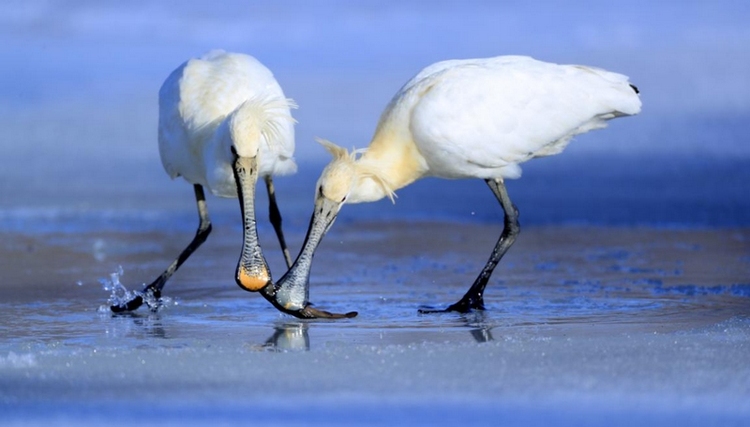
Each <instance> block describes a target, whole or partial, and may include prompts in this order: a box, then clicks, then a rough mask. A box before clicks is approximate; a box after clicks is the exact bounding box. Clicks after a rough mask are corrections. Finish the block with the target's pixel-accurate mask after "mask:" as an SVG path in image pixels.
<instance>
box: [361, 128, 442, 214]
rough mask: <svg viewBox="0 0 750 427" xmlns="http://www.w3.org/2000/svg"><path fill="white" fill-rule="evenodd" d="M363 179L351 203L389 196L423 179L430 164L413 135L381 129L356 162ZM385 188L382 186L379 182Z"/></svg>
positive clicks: (390, 129)
mask: <svg viewBox="0 0 750 427" xmlns="http://www.w3.org/2000/svg"><path fill="white" fill-rule="evenodd" d="M357 167H358V168H359V169H360V171H361V172H362V173H361V178H360V179H359V181H358V183H357V185H356V186H355V188H354V189H353V190H352V194H351V195H350V199H352V200H347V202H348V203H356V202H371V201H375V200H380V199H382V198H383V197H386V196H389V195H390V194H389V192H388V190H390V191H396V190H398V189H399V188H402V187H405V186H407V185H409V184H411V183H412V182H414V181H415V180H417V179H419V178H421V177H422V176H423V175H424V174H425V172H426V171H427V162H426V161H425V159H424V157H422V155H421V154H420V153H419V150H418V149H417V147H416V145H415V144H414V141H413V140H412V139H411V135H409V134H408V131H407V132H402V131H398V129H394V127H393V126H388V127H387V128H384V127H383V126H381V127H379V128H378V131H377V132H376V133H375V137H374V138H373V140H372V142H371V143H370V146H369V147H368V148H367V151H365V153H364V154H363V155H362V157H360V158H359V159H358V160H357ZM381 180H382V182H383V183H384V184H385V186H383V185H382V184H381V183H380V182H379V181H381Z"/></svg>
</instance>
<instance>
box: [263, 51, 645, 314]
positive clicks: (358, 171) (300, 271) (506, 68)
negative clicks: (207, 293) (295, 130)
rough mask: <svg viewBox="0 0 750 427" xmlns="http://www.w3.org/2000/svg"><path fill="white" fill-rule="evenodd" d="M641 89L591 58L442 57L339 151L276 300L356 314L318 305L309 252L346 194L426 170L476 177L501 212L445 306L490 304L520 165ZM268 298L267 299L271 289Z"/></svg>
mask: <svg viewBox="0 0 750 427" xmlns="http://www.w3.org/2000/svg"><path fill="white" fill-rule="evenodd" d="M640 109H641V101H640V99H639V96H638V90H637V89H636V87H635V86H633V85H631V84H629V83H628V78H627V77H626V76H623V75H621V74H616V73H612V72H609V71H605V70H601V69H598V68H593V67H586V66H580V65H558V64H551V63H546V62H541V61H537V60H535V59H532V58H529V57H523V56H499V57H495V58H485V59H468V60H452V61H444V62H438V63H436V64H433V65H430V66H429V67H427V68H425V69H424V70H422V71H421V72H420V73H419V74H417V75H416V76H415V77H414V78H412V79H411V80H410V81H409V82H408V83H406V85H405V86H404V87H402V88H401V90H400V91H399V92H398V93H397V94H396V95H395V96H394V98H393V99H392V100H391V102H390V104H388V106H387V107H386V109H385V111H384V112H383V114H382V115H381V117H380V122H379V123H378V126H377V129H376V131H375V135H374V136H373V138H372V141H371V142H370V145H369V147H368V148H367V149H366V150H356V151H354V152H351V153H350V152H347V150H346V149H343V148H340V147H338V146H336V145H334V144H332V143H330V142H327V141H321V143H322V144H323V145H324V146H325V147H326V149H327V150H328V151H329V152H330V153H331V154H332V155H333V161H331V163H330V164H329V165H328V166H326V168H325V169H324V170H323V173H322V175H321V176H320V178H319V180H318V183H317V188H316V191H317V196H316V200H315V210H314V212H313V217H312V219H311V223H310V228H309V230H308V234H307V238H306V240H305V244H304V247H303V248H302V251H301V252H300V254H299V256H298V257H297V259H296V260H295V263H294V265H293V266H292V268H291V269H290V270H289V271H288V272H287V274H286V275H285V276H284V277H282V279H281V280H280V281H279V282H278V283H276V284H275V285H274V289H273V295H272V297H273V298H274V299H275V301H276V306H277V307H283V310H284V311H286V312H288V313H291V314H293V315H296V316H298V317H352V316H354V315H356V312H351V313H346V314H334V313H328V312H324V311H319V310H315V309H312V308H311V306H310V303H309V301H308V295H309V277H310V268H311V265H312V257H313V254H314V252H315V249H316V248H317V246H318V244H319V242H320V240H321V239H322V237H323V235H324V234H325V233H326V232H327V231H328V229H329V228H330V227H331V225H332V224H333V222H334V220H335V219H336V216H337V214H338V212H339V209H340V208H341V206H342V205H343V204H344V203H361V202H372V201H376V200H379V199H382V198H384V197H390V198H391V199H392V200H393V197H394V191H395V190H397V189H399V188H402V187H404V186H406V185H409V184H410V183H412V182H413V181H415V180H417V179H419V178H422V177H427V176H434V177H441V178H449V179H455V178H479V179H483V180H485V181H486V182H487V184H488V185H489V187H490V189H491V190H492V192H493V194H494V195H495V197H496V198H497V200H498V201H499V202H500V205H501V207H502V208H503V211H504V214H505V224H504V229H503V232H502V234H501V235H500V238H499V239H498V242H497V244H496V245H495V248H494V250H493V251H492V254H491V256H490V258H489V260H488V261H487V264H486V265H485V266H484V268H483V269H482V271H481V273H480V274H479V276H478V277H477V279H476V280H475V281H474V283H473V285H472V286H471V287H470V289H469V290H468V292H466V295H464V297H463V298H461V300H459V301H458V302H457V303H455V304H453V305H451V306H449V307H448V308H447V309H446V310H441V311H458V312H467V311H470V310H472V309H476V310H482V309H484V300H483V294H484V290H485V286H486V285H487V282H488V280H489V278H490V275H491V274H492V271H493V270H494V269H495V266H496V265H497V263H498V262H499V261H500V259H501V258H502V257H503V255H504V254H505V253H506V251H507V250H508V248H509V247H510V246H511V245H512V244H513V242H514V240H515V238H516V236H517V235H518V233H519V230H520V228H519V224H518V211H517V209H516V207H515V206H514V205H513V203H512V202H511V200H510V197H509V196H508V193H507V191H506V189H505V183H504V181H505V180H506V179H513V178H518V177H520V175H521V168H520V166H519V165H520V164H521V163H523V162H525V161H527V160H531V159H533V158H535V157H541V156H549V155H553V154H558V153H560V152H561V151H562V150H563V149H564V148H565V146H566V145H567V144H568V143H569V142H570V140H571V138H573V137H574V136H575V135H578V134H581V133H584V132H588V131H590V130H593V129H599V128H603V127H605V126H606V122H607V120H609V119H613V118H615V117H619V116H629V115H633V114H637V113H638V112H640ZM269 299H270V298H269Z"/></svg>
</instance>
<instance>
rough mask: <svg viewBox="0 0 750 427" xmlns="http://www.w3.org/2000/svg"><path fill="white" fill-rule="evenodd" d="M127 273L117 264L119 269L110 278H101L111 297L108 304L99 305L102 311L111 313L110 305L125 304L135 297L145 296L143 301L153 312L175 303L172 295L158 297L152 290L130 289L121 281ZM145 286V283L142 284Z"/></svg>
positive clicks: (103, 286) (100, 281)
mask: <svg viewBox="0 0 750 427" xmlns="http://www.w3.org/2000/svg"><path fill="white" fill-rule="evenodd" d="M123 274H125V272H124V270H123V268H122V266H117V270H116V271H115V272H113V273H110V275H109V277H108V278H102V279H99V283H101V285H102V288H104V290H105V291H107V292H109V293H110V294H109V298H108V299H107V304H106V305H102V306H100V307H99V312H100V313H110V307H112V306H123V305H125V304H127V303H128V302H130V301H132V300H133V299H134V298H137V297H141V298H143V303H144V304H145V305H147V306H148V308H149V309H150V310H151V311H152V312H157V311H159V310H160V309H161V308H163V307H167V306H170V305H175V304H176V303H175V302H174V301H173V300H172V298H170V297H164V296H162V297H160V298H157V297H156V296H155V295H154V294H153V293H152V292H141V291H136V290H129V289H128V288H126V287H125V285H123V284H122V283H121V282H120V277H122V276H123ZM142 286H143V287H145V284H142Z"/></svg>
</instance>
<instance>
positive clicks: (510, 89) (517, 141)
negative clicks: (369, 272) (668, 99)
mask: <svg viewBox="0 0 750 427" xmlns="http://www.w3.org/2000/svg"><path fill="white" fill-rule="evenodd" d="M449 65H450V64H449ZM436 69H437V72H436V73H433V74H427V75H425V76H424V77H423V78H422V80H421V81H417V82H414V84H412V86H411V87H410V88H409V92H411V93H410V94H409V95H405V96H411V97H415V98H416V102H415V106H414V108H413V110H412V112H411V117H410V119H411V120H410V130H411V132H412V135H413V138H414V140H415V143H416V144H417V146H418V147H419V148H420V152H421V153H422V154H423V155H424V156H425V158H426V159H427V161H428V163H429V164H430V167H431V169H434V168H437V169H439V170H437V171H433V173H437V174H443V175H445V176H453V175H455V176H456V177H460V176H480V175H481V173H480V171H481V170H486V176H484V177H487V178H488V177H492V175H493V173H494V172H493V171H496V170H498V169H503V168H505V171H504V173H505V175H503V176H506V177H516V176H514V175H520V169H519V168H518V167H517V164H518V163H521V162H523V161H526V160H528V159H530V158H533V157H538V156H543V155H550V154H556V153H559V152H560V151H562V149H563V148H564V147H565V145H566V144H567V142H568V141H569V140H570V139H571V138H572V137H573V136H574V135H576V134H579V133H582V132H586V131H588V130H591V129H596V128H599V127H603V126H604V120H606V119H608V118H612V117H615V116H616V115H623V114H630V113H633V114H634V113H635V112H637V111H635V110H637V109H639V108H640V101H639V100H638V99H637V95H635V93H634V91H633V90H632V89H631V88H630V87H629V85H628V84H627V78H625V77H624V76H621V75H618V74H615V73H608V72H606V71H603V70H597V69H593V68H588V67H579V66H568V65H557V64H550V63H545V62H540V61H536V60H534V59H531V58H528V57H498V58H489V59H486V60H472V61H459V62H456V63H454V64H452V65H451V66H448V67H443V68H442V69H441V68H440V67H437V68H436ZM618 76H619V77H618ZM414 80H416V78H415V79H414ZM624 88H627V89H624ZM621 98H624V99H626V101H628V102H629V103H630V104H633V103H634V102H635V103H637V109H636V108H634V107H633V106H632V105H626V106H625V107H622V106H621V105H620V104H628V102H622V99H621ZM633 99H635V101H633ZM619 109H624V110H626V111H619Z"/></svg>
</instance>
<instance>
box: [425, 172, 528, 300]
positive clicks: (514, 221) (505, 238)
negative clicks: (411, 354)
mask: <svg viewBox="0 0 750 427" xmlns="http://www.w3.org/2000/svg"><path fill="white" fill-rule="evenodd" d="M485 182H487V185H488V186H489V187H490V190H492V193H493V194H494V195H495V197H496V198H497V200H498V202H500V206H502V208H503V211H504V213H505V224H504V227H503V232H502V234H501V235H500V238H499V239H498V241H497V243H496V244H495V248H494V249H493V250H492V254H491V255H490V259H489V260H488V261H487V264H485V266H484V268H482V272H481V273H479V276H477V278H476V280H475V281H474V283H473V284H472V285H471V287H470V288H469V290H468V291H467V292H466V294H464V296H463V297H462V298H461V299H460V300H458V302H456V303H455V304H452V305H450V306H448V308H446V309H444V310H434V309H429V308H427V309H420V310H419V311H420V313H440V312H448V311H456V312H459V313H467V312H469V311H471V310H484V289H485V287H487V282H488V281H489V280H490V276H492V272H493V271H494V270H495V267H496V266H497V264H498V263H499V262H500V260H501V259H502V258H503V255H505V253H506V252H507V251H508V249H509V248H510V247H511V245H513V242H514V241H515V240H516V236H518V233H519V232H520V230H521V228H520V225H519V223H518V208H516V206H515V205H514V204H513V202H511V201H510V197H508V191H507V190H506V189H505V184H504V183H503V180H502V179H487V180H485Z"/></svg>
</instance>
